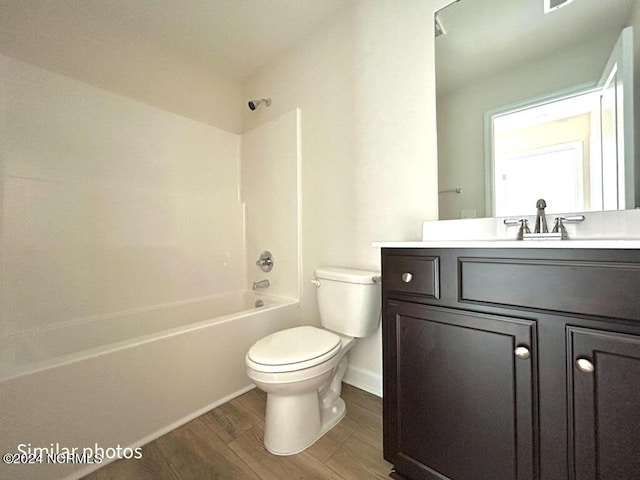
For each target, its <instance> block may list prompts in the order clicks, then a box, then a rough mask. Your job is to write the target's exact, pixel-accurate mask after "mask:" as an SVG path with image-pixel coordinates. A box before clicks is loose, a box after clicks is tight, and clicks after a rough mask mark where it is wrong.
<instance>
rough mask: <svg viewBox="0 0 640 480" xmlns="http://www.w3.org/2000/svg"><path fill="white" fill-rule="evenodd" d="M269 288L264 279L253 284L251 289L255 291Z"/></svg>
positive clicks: (267, 281)
mask: <svg viewBox="0 0 640 480" xmlns="http://www.w3.org/2000/svg"><path fill="white" fill-rule="evenodd" d="M268 286H269V280H267V279H266V278H265V279H264V280H260V281H259V282H253V287H252V288H253V289H254V290H257V289H258V288H267V287H268Z"/></svg>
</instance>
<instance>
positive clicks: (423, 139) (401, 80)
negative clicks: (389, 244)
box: [242, 0, 444, 393]
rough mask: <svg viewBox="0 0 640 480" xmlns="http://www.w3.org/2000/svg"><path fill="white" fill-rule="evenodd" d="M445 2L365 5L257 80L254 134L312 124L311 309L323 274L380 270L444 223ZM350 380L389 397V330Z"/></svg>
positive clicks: (306, 128)
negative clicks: (384, 375)
mask: <svg viewBox="0 0 640 480" xmlns="http://www.w3.org/2000/svg"><path fill="white" fill-rule="evenodd" d="M443 4H444V2H436V1H430V2H424V1H417V0H415V1H414V0H405V1H403V2H388V1H382V0H376V1H362V2H357V3H356V4H355V5H354V6H353V8H349V9H347V10H344V11H342V12H340V13H339V14H337V15H336V16H335V17H333V18H332V19H331V20H330V21H328V22H326V23H325V24H324V25H323V26H321V27H320V28H319V29H318V30H317V31H316V32H315V34H314V35H312V36H310V37H309V38H307V39H306V40H305V41H303V42H300V43H299V44H297V45H296V46H295V47H294V48H292V49H290V50H289V51H287V52H285V53H283V54H281V55H280V56H278V57H277V58H276V59H274V60H272V61H270V62H269V63H268V64H266V65H265V66H263V67H262V68H260V69H259V70H257V71H256V72H255V73H254V74H253V75H251V76H250V77H249V78H247V79H246V81H245V82H244V84H243V88H242V92H243V97H245V98H254V97H258V98H259V97H263V96H268V97H271V98H272V99H273V104H272V105H271V107H269V108H268V109H258V110H256V111H255V112H250V111H249V110H246V111H244V112H243V118H242V122H243V129H245V130H247V129H251V128H254V127H255V126H257V125H260V124H262V123H264V122H266V121H268V120H270V119H272V118H275V117H277V116H278V115H280V114H281V113H283V112H286V111H288V110H290V109H292V108H295V107H299V108H300V109H301V111H302V112H303V118H302V130H301V133H302V135H301V138H302V144H301V148H302V184H301V187H302V280H301V285H302V296H301V297H302V303H301V306H302V311H303V321H304V322H305V323H309V324H314V323H317V322H318V312H317V307H316V297H315V289H314V288H312V286H311V284H310V283H309V280H310V279H311V278H312V275H313V270H314V269H315V268H316V267H319V266H323V265H341V266H351V267H358V268H367V269H379V268H380V263H379V262H380V259H379V255H380V252H379V250H377V249H374V248H372V247H371V242H372V241H375V240H410V239H418V238H420V228H421V222H422V221H423V220H425V219H433V218H435V217H436V214H437V199H436V191H437V170H436V153H435V102H434V96H435V94H434V74H433V36H432V33H433V32H432V30H431V29H430V28H425V25H430V24H431V23H432V19H433V11H434V9H435V7H434V6H437V5H440V6H442V5H443ZM350 365H351V370H350V372H349V375H348V377H347V378H348V380H349V381H351V382H352V383H355V384H357V385H358V386H361V387H363V388H366V389H368V390H371V391H374V392H377V393H380V389H381V370H382V368H381V365H382V355H381V339H380V332H378V333H377V334H376V335H374V336H372V337H370V338H367V339H363V340H361V341H360V342H359V343H358V344H357V345H356V346H355V347H354V349H353V350H352V351H351V352H350Z"/></svg>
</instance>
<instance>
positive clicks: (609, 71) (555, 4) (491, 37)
mask: <svg viewBox="0 0 640 480" xmlns="http://www.w3.org/2000/svg"><path fill="white" fill-rule="evenodd" d="M626 27H631V28H626ZM639 40H640V0H606V1H603V0H458V1H457V2H454V3H452V4H450V5H448V6H447V7H445V8H444V9H442V10H440V11H439V12H437V13H436V39H435V44H436V47H435V48H436V86H437V87H436V88H437V115H438V118H437V128H438V183H439V194H438V197H439V218H440V219H453V218H473V217H487V216H517V215H531V214H533V213H535V201H536V199H537V198H540V197H544V198H545V199H546V200H547V205H548V208H547V211H548V212H549V213H558V212H565V213H566V212H570V211H589V210H612V209H627V208H635V207H637V206H638V204H639V203H640V202H639V201H638V199H639V198H640V183H639V178H640V168H638V167H637V166H636V163H637V160H636V157H638V152H640V148H638V145H637V142H638V139H637V138H635V137H636V135H635V134H634V132H635V131H636V130H638V128H640V120H639V119H637V118H636V119H634V117H637V116H638V115H637V111H638V108H637V107H635V108H634V104H633V99H634V95H633V91H634V85H636V86H637V85H638V81H637V80H636V77H638V76H639V75H638V70H640V57H638V53H637V52H640V48H638V44H639ZM634 52H635V53H634ZM634 60H635V61H634ZM634 63H635V65H636V69H635V74H634V69H633V64H634ZM635 90H637V93H636V95H635V102H636V104H640V89H638V88H636V89H635ZM634 120H635V124H636V128H633V123H634ZM634 152H635V153H634Z"/></svg>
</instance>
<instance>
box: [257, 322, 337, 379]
mask: <svg viewBox="0 0 640 480" xmlns="http://www.w3.org/2000/svg"><path fill="white" fill-rule="evenodd" d="M340 344H341V340H340V337H339V336H338V335H336V334H335V333H331V332H329V331H327V330H322V329H320V328H316V327H310V326H304V327H294V328H288V329H286V330H281V331H279V332H276V333H273V334H271V335H268V336H266V337H264V338H263V339H261V340H258V341H257V342H256V343H255V344H254V345H253V347H251V349H249V352H248V353H247V357H248V358H249V360H251V361H252V362H254V363H257V364H261V365H265V366H273V367H275V366H281V367H284V366H291V367H292V368H290V370H296V369H297V366H298V364H303V363H304V368H308V367H311V366H313V365H317V364H319V363H322V362H323V361H325V360H327V359H329V358H331V357H333V356H334V355H335V354H336V353H338V351H339V350H340ZM314 360H315V361H314Z"/></svg>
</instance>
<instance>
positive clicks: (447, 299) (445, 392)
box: [382, 248, 640, 480]
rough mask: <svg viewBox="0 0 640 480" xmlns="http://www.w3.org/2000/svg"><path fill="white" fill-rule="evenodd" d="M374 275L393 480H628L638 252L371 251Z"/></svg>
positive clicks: (639, 446) (639, 321)
mask: <svg viewBox="0 0 640 480" xmlns="http://www.w3.org/2000/svg"><path fill="white" fill-rule="evenodd" d="M382 275H383V353H384V364H383V369H384V375H383V376H384V400H383V403H384V454H385V458H386V459H387V460H388V461H390V462H391V463H393V464H394V466H395V468H394V472H392V474H391V476H392V477H395V478H399V479H409V480H422V479H425V480H435V479H438V480H448V479H450V480H512V479H513V480H516V479H517V480H524V479H543V480H563V479H571V480H596V479H598V480H625V479H628V480H638V479H640V252H638V251H630V250H577V249H576V250H572V249H502V250H499V249H457V248H447V249H403V248H383V250H382Z"/></svg>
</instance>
